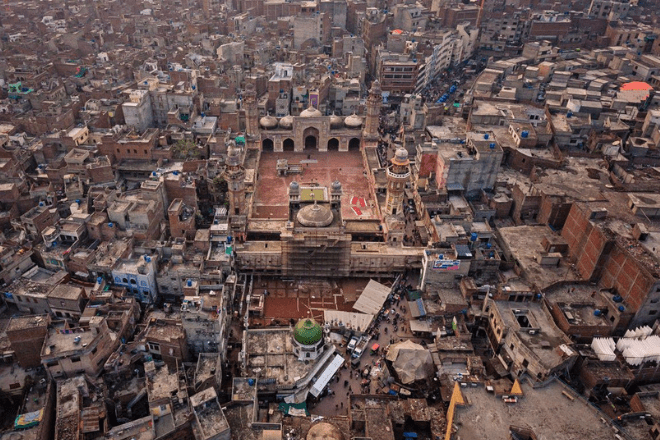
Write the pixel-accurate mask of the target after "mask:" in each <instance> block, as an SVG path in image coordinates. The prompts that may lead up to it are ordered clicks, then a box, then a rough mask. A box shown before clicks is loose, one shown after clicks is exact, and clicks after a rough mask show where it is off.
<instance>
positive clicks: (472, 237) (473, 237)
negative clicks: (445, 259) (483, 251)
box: [470, 232, 478, 241]
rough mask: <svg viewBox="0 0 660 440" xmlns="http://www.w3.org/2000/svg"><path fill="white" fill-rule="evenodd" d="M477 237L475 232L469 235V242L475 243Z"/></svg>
mask: <svg viewBox="0 0 660 440" xmlns="http://www.w3.org/2000/svg"><path fill="white" fill-rule="evenodd" d="M477 237H478V235H477V233H476V232H473V233H471V234H470V241H477Z"/></svg>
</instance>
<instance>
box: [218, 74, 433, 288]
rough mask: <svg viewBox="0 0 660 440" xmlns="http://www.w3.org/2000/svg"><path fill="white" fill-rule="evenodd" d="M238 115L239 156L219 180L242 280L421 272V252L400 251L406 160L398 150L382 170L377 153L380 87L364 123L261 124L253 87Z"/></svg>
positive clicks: (301, 119) (314, 118)
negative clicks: (254, 274) (225, 191)
mask: <svg viewBox="0 0 660 440" xmlns="http://www.w3.org/2000/svg"><path fill="white" fill-rule="evenodd" d="M243 105H244V109H245V115H246V116H245V118H246V132H245V137H244V139H245V147H244V148H240V147H239V146H236V147H231V148H230V149H229V153H228V161H227V169H226V171H225V179H226V180H227V182H228V188H229V197H228V198H229V203H230V209H229V212H230V213H231V214H230V227H231V228H232V232H233V234H234V236H236V237H240V239H239V243H238V245H237V246H236V248H235V249H236V254H237V262H238V264H239V266H240V267H241V268H242V270H255V271H259V272H260V273H261V274H271V275H277V276H293V277H308V276H314V277H347V276H372V275H374V274H384V275H385V274H387V275H389V274H391V273H393V272H397V271H403V270H406V269H415V268H419V267H421V254H422V251H421V249H417V248H406V247H402V246H401V241H402V240H403V237H404V233H405V219H404V217H403V212H404V209H403V205H404V202H405V200H404V199H405V198H406V187H407V185H408V183H409V182H410V177H411V173H410V161H409V159H408V152H407V151H406V150H405V149H403V148H401V149H399V150H398V151H397V152H396V154H395V156H394V158H393V159H392V163H391V164H390V165H389V166H388V167H387V168H384V167H383V166H382V165H381V164H380V162H379V159H378V155H377V153H376V149H377V146H378V142H379V139H380V137H379V132H378V128H379V122H380V107H381V105H382V92H381V89H380V85H379V83H378V81H374V83H373V85H372V87H371V89H370V91H369V95H368V97H367V99H366V113H365V115H364V117H361V116H358V115H355V114H353V115H350V116H347V117H345V118H343V117H339V116H336V115H330V116H324V115H322V114H321V112H320V111H319V110H317V109H316V108H313V107H309V108H307V109H306V110H304V111H303V112H301V114H300V116H290V115H287V116H284V117H282V118H279V119H278V118H276V117H274V116H270V115H266V116H263V117H261V118H259V113H258V109H257V104H256V93H255V91H254V88H253V87H250V86H248V88H247V89H246V90H245V92H244V94H243Z"/></svg>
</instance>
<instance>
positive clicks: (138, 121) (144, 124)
mask: <svg viewBox="0 0 660 440" xmlns="http://www.w3.org/2000/svg"><path fill="white" fill-rule="evenodd" d="M122 110H123V112H124V120H125V121H126V124H127V125H128V126H129V127H131V128H133V129H134V130H135V131H137V132H138V133H142V132H144V131H145V130H146V129H147V128H151V127H153V125H154V117H153V112H152V110H151V96H150V95H149V92H148V91H147V90H132V91H130V93H129V101H128V102H125V103H123V104H122Z"/></svg>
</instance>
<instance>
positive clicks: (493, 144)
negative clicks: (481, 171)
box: [489, 142, 495, 150]
mask: <svg viewBox="0 0 660 440" xmlns="http://www.w3.org/2000/svg"><path fill="white" fill-rule="evenodd" d="M489 147H490V149H491V150H494V149H495V142H491V143H490V145H489Z"/></svg>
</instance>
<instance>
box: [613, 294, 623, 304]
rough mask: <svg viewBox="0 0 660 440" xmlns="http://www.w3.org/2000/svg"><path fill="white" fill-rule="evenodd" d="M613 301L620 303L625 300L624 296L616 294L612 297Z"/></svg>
mask: <svg viewBox="0 0 660 440" xmlns="http://www.w3.org/2000/svg"><path fill="white" fill-rule="evenodd" d="M612 301H614V302H617V303H620V302H621V301H623V298H622V297H621V295H614V297H612Z"/></svg>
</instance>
